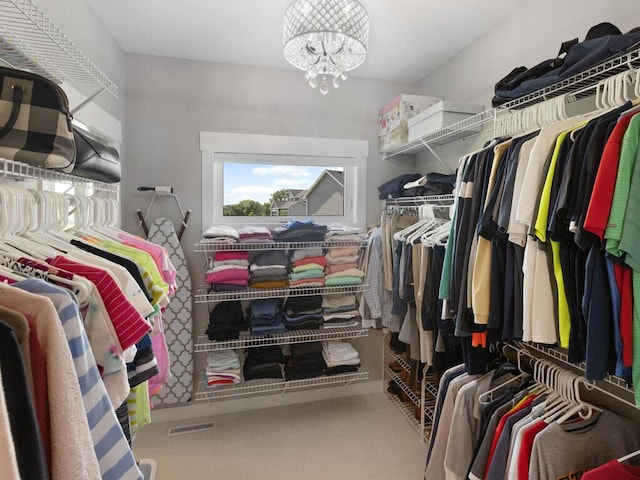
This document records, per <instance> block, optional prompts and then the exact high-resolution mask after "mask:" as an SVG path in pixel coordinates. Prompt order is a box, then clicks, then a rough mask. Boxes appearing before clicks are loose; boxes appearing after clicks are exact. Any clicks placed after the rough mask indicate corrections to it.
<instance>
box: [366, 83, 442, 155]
mask: <svg viewBox="0 0 640 480" xmlns="http://www.w3.org/2000/svg"><path fill="white" fill-rule="evenodd" d="M441 100H442V99H441V98H438V97H426V96H423V95H406V94H403V95H398V96H397V97H396V98H394V99H393V100H391V101H390V102H389V103H387V104H386V105H385V106H384V107H382V108H381V109H380V110H378V150H379V151H380V153H383V152H386V151H387V150H389V149H390V148H393V147H395V146H398V145H402V144H404V143H407V142H408V141H409V127H408V121H409V119H410V118H411V117H413V116H414V115H417V114H418V113H420V112H421V111H423V110H425V109H426V108H428V107H430V106H431V105H434V104H436V103H438V102H439V101H441Z"/></svg>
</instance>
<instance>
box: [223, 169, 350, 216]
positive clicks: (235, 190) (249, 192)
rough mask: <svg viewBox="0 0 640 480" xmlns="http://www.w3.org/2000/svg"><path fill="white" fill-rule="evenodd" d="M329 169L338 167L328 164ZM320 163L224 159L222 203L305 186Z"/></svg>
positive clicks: (266, 196) (265, 197)
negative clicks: (291, 163)
mask: <svg viewBox="0 0 640 480" xmlns="http://www.w3.org/2000/svg"><path fill="white" fill-rule="evenodd" d="M331 168H332V169H333V170H339V168H336V167H331ZM323 170H324V167H313V166H307V165H266V164H244V163H231V162H225V163H224V204H225V205H233V204H235V203H238V202H239V201H240V200H245V199H251V200H256V201H258V202H260V203H264V202H266V201H268V200H269V199H270V198H271V194H272V193H273V192H275V191H276V190H281V189H283V188H288V189H289V188H290V189H294V190H306V189H307V188H309V187H310V186H311V185H312V184H313V182H314V181H315V180H316V178H318V176H319V175H320V174H321V173H322V171H323Z"/></svg>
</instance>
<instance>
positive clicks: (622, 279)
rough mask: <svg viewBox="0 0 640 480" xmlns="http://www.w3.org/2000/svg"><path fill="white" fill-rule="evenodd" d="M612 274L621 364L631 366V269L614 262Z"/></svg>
mask: <svg viewBox="0 0 640 480" xmlns="http://www.w3.org/2000/svg"><path fill="white" fill-rule="evenodd" d="M613 273H614V275H615V277H616V284H617V285H618V292H620V337H622V363H623V365H624V366H625V367H631V366H632V365H633V284H632V283H631V282H632V275H631V268H629V267H628V266H627V265H623V264H621V263H618V262H615V263H614V264H613Z"/></svg>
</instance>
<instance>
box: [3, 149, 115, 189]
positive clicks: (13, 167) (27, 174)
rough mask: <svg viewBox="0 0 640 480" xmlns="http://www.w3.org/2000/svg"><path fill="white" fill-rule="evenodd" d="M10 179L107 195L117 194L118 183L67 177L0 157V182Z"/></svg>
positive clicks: (54, 171)
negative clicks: (71, 186)
mask: <svg viewBox="0 0 640 480" xmlns="http://www.w3.org/2000/svg"><path fill="white" fill-rule="evenodd" d="M4 178H11V179H14V180H19V181H23V180H42V181H45V182H56V183H65V184H69V185H73V186H75V187H83V188H88V189H91V190H94V191H101V192H107V193H116V194H117V193H118V191H119V184H118V183H105V182H99V181H96V180H91V179H88V178H82V177H78V176H76V175H69V174H67V173H63V172H58V171H56V170H49V169H46V168H39V167H34V166H32V165H29V164H27V163H22V162H16V161H15V160H8V159H6V158H2V157H0V180H2V179H4Z"/></svg>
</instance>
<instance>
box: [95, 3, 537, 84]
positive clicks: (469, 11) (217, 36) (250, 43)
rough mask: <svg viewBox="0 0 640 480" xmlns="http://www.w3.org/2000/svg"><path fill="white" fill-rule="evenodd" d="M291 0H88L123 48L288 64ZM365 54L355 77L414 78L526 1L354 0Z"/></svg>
mask: <svg viewBox="0 0 640 480" xmlns="http://www.w3.org/2000/svg"><path fill="white" fill-rule="evenodd" d="M290 1H291V0H180V1H176V0H135V1H131V0H88V2H89V4H90V5H91V6H92V7H93V9H94V10H95V11H96V12H97V14H98V16H99V17H100V18H101V19H102V21H103V22H104V24H105V25H106V27H107V28H108V29H109V31H110V32H111V34H112V35H113V36H114V37H115V39H116V40H117V41H118V43H119V44H120V46H121V47H122V49H123V50H124V51H125V52H128V53H141V54H149V55H161V56H167V57H176V58H186V59H194V60H204V61H211V62H221V63H232V64H242V65H255V66H263V67H272V68H291V69H293V68H294V67H292V66H290V65H289V64H288V63H287V61H286V60H285V59H284V57H283V54H282V25H283V24H282V21H283V15H284V11H285V10H286V7H287V5H288V4H289V3H290ZM360 1H361V3H362V4H363V5H364V6H365V8H366V9H367V11H368V13H369V20H370V25H371V27H370V36H369V54H368V56H367V60H366V61H365V63H364V64H363V65H362V66H360V67H359V68H358V69H357V70H355V71H354V72H353V76H357V77H364V78H372V79H380V80H395V81H403V82H411V83H413V82H417V81H419V80H421V79H422V78H424V77H425V76H427V75H428V74H429V73H430V72H431V71H433V70H435V69H436V68H437V67H438V66H440V65H442V64H443V63H444V62H446V61H447V60H448V59H449V58H451V57H452V56H453V55H455V54H456V53H457V52H459V51H461V50H462V49H464V48H465V47H467V46H468V45H470V44H472V43H473V42H474V41H475V40H477V39H478V38H480V37H481V36H482V35H483V34H485V33H486V32H488V31H489V30H490V29H491V28H492V27H493V26H494V25H496V24H498V23H499V22H501V20H502V19H503V18H505V17H506V16H508V15H509V14H511V13H513V12H514V11H515V10H517V9H518V8H519V7H521V6H522V5H523V4H524V3H525V2H526V1H527V0H482V1H481V0H450V1H448V2H444V1H442V0H393V1H391V0H360Z"/></svg>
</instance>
